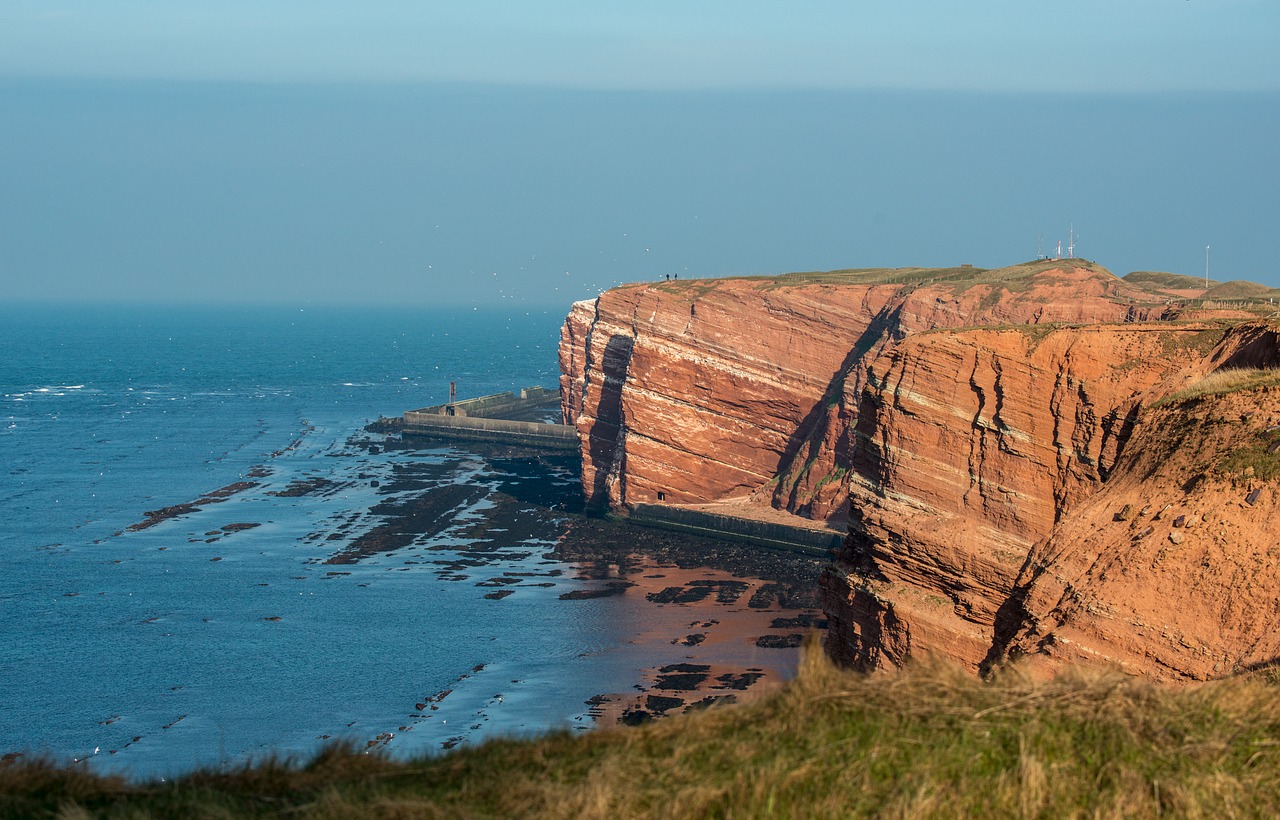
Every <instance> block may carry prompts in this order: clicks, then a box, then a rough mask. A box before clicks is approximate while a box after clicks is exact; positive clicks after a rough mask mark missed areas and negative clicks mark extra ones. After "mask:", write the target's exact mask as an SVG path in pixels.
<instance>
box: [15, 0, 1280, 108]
mask: <svg viewBox="0 0 1280 820" xmlns="http://www.w3.org/2000/svg"><path fill="white" fill-rule="evenodd" d="M0 22H2V23H3V25H2V26H0V73H3V74H7V75H16V76H60V77H66V76H75V77H114V78H161V77H163V78H169V79H203V80H249V81H258V80H264V81H273V82H274V81H300V80H301V81H322V82H332V81H355V82H366V81H393V82H422V81H431V82H438V81H476V82H485V83H516V84H521V85H545V84H550V85H556V86H565V87H574V88H612V89H637V88H640V89H686V88H845V89H865V88H875V89H881V88H904V89H929V90H940V89H962V90H971V91H1041V92H1044V91H1168V90H1229V89H1235V90H1273V91H1274V90H1280V49H1277V48H1276V43H1277V42H1280V6H1278V4H1277V3H1276V2H1275V0H1123V2H1117V1H1116V0H1073V1H1072V2H1067V3H1047V2H1028V0H974V2H966V3H956V2H950V1H949V0H897V2H883V1H882V0H875V1H874V2H868V1H867V0H862V2H858V1H857V0H853V1H852V2H851V1H850V0H845V1H844V2H836V1H835V0H821V1H818V0H797V1H796V2H790V3H785V4H784V3H773V2H770V3H761V2H749V0H748V1H747V2H743V0H737V1H736V2H733V1H731V0H699V1H698V2H688V1H687V0H685V1H684V2H671V0H657V1H656V2H646V3H623V2H591V1H590V0H557V1H556V2H537V3H531V2H527V0H501V1H495V0H470V1H469V2H449V3H440V2H409V1H408V0H398V1H395V2H389V1H388V0H372V1H366V2H362V3H350V2H333V1H332V0H292V1H290V2H282V1H281V0H268V2H247V0H219V1H218V2H209V0H203V1H202V2H189V1H184V0H113V2H109V3H104V2H89V1H88V0H6V2H5V4H4V9H3V11H0Z"/></svg>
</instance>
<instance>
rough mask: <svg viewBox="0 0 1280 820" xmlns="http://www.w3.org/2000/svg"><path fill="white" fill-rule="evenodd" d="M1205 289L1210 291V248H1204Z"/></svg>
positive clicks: (1206, 246)
mask: <svg viewBox="0 0 1280 820" xmlns="http://www.w3.org/2000/svg"><path fill="white" fill-rule="evenodd" d="M1204 289H1205V290H1208V289H1209V246H1208V245H1205V246H1204Z"/></svg>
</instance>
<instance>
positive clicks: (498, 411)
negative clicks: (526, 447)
mask: <svg viewBox="0 0 1280 820" xmlns="http://www.w3.org/2000/svg"><path fill="white" fill-rule="evenodd" d="M559 403H560V391H559V390H548V389H547V388H545V387H526V388H524V389H523V390H521V391H520V393H519V394H518V395H517V394H516V393H514V392H512V391H507V392H505V393H494V394H493V395H491V396H479V397H477V398H474V399H463V400H462V401H453V402H449V403H448V404H437V405H435V406H433V407H424V408H422V409H421V410H412V411H410V412H413V413H419V414H429V415H437V416H456V417H468V418H486V419H500V418H509V417H511V416H513V415H519V414H522V413H527V412H528V411H530V410H537V409H538V408H541V407H548V406H550V405H552V404H557V405H558V404H559ZM406 415H408V414H406Z"/></svg>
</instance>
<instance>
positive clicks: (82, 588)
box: [0, 305, 817, 779]
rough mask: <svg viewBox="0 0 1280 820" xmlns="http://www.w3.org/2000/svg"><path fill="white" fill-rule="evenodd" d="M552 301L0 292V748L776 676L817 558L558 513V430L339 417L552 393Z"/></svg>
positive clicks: (666, 693)
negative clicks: (423, 435)
mask: <svg viewBox="0 0 1280 820" xmlns="http://www.w3.org/2000/svg"><path fill="white" fill-rule="evenodd" d="M562 321H563V312H561V311H556V310H530V311H520V310H497V309H391V308H358V307H350V308H313V307H306V308H293V309H286V308H265V307H264V308H244V307H159V306H128V307H124V306H112V307H87V306H53V305H38V306H37V305H7V306H0V683H2V685H3V691H4V697H3V699H2V700H0V753H5V754H8V755H10V756H12V755H24V756H43V757H48V758H51V759H53V760H57V761H60V762H63V763H67V764H70V765H78V766H84V767H86V768H88V769H91V770H93V771H97V772H102V773H110V774H121V775H125V776H129V777H133V778H138V779H150V778H161V777H173V776H178V775H181V774H183V773H185V772H189V771H192V770H194V769H197V768H204V769H209V768H225V767H235V766H240V765H244V764H245V763H248V762H251V761H253V760H260V759H263V758H265V757H269V756H274V757H284V758H290V759H305V758H306V757H307V756H308V755H311V754H314V753H315V752H316V751H317V750H318V749H319V748H321V747H322V746H323V745H324V744H327V743H334V742H343V743H347V744H351V745H352V746H354V747H356V748H359V749H365V750H369V751H378V752H382V753H387V754H392V755H412V754H423V753H438V752H442V751H444V750H447V749H449V748H453V747H455V746H458V745H465V744H470V743H477V742H481V741H483V740H485V739H487V738H490V737H494V736H512V735H517V736H518V735H527V734H536V733H541V732H546V731H550V730H558V729H568V730H571V731H586V730H589V729H591V728H592V727H594V726H598V725H600V724H601V723H602V722H617V720H619V719H621V718H628V717H629V718H635V719H638V718H647V717H649V716H650V715H653V716H658V715H660V714H661V713H663V707H668V708H669V707H670V706H671V705H672V704H681V703H682V698H680V697H676V698H674V700H673V699H672V698H671V697H670V695H672V694H673V692H674V691H676V690H680V689H682V688H683V689H688V690H698V697H699V698H700V699H701V701H700V702H702V703H712V702H714V701H716V700H717V699H723V700H730V701H731V700H733V699H735V697H736V696H737V695H738V694H741V693H743V692H744V691H745V690H746V689H747V688H748V686H749V685H750V684H753V683H755V682H756V681H757V680H758V679H761V678H763V679H766V681H768V680H773V681H775V682H780V681H782V680H785V679H786V678H787V677H788V676H789V675H790V674H792V673H793V671H794V668H795V665H796V660H797V657H798V652H799V650H798V649H797V648H796V646H797V644H798V641H799V637H800V633H801V632H804V631H805V630H804V629H802V628H801V627H812V626H813V625H814V624H815V623H816V621H815V619H814V617H813V615H814V612H815V610H814V608H813V601H812V598H811V597H809V596H808V593H807V586H808V584H809V581H810V580H811V578H810V576H813V577H816V569H817V562H815V561H814V560H812V559H796V560H794V561H793V560H791V559H782V558H778V557H777V556H774V557H771V558H768V559H767V560H763V561H762V560H759V558H760V557H759V556H756V555H754V554H750V553H743V552H742V551H741V549H740V548H728V547H722V546H717V545H716V544H713V543H711V542H704V541H703V540H701V539H689V538H683V539H675V538H674V537H672V536H661V535H657V534H644V535H643V536H642V535H638V534H636V533H635V532H633V531H632V528H628V527H626V526H625V525H614V524H611V523H610V522H605V521H600V520H598V519H592V518H589V517H586V516H583V515H582V511H581V509H580V497H581V494H580V491H579V489H578V484H577V472H576V471H577V463H576V459H575V458H574V457H573V456H572V454H569V455H559V456H556V455H550V454H546V453H538V452H532V451H522V450H519V449H504V448H501V447H495V446H485V445H473V446H467V445H464V444H460V443H450V442H440V441H431V440H415V441H409V440H401V439H399V438H398V437H397V436H394V435H386V434H382V433H377V432H370V431H368V430H367V429H366V427H367V426H368V425H369V423H370V422H372V421H374V420H376V419H378V418H380V417H383V416H398V415H399V414H400V413H402V412H404V411H405V410H409V409H415V408H419V407H424V406H429V405H432V404H437V403H440V402H443V401H444V400H446V398H447V396H448V390H449V385H450V383H451V382H452V383H456V385H457V389H458V391H459V395H460V396H463V397H465V396H477V395H487V394H492V393H498V392H502V391H506V390H518V389H520V388H521V387H526V386H532V385H542V386H547V387H555V386H556V384H557V380H558V375H559V374H558V368H557V350H556V348H557V343H558V337H559V328H560V325H561V323H562ZM637 529H638V528H637ZM735 550H737V551H735ZM780 561H781V562H782V563H781V564H780V563H778V562H780ZM783 564H785V566H783ZM796 578H799V580H798V581H796V580H794V579H796ZM762 618H763V620H762ZM753 619H754V620H753ZM766 635H767V636H768V639H767V640H765V639H762V637H761V636H766ZM691 681H692V683H691ZM655 693H656V694H655ZM655 698H657V700H655ZM646 707H647V709H646ZM620 716H621V718H620Z"/></svg>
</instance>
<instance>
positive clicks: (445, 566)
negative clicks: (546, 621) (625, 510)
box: [130, 433, 825, 748]
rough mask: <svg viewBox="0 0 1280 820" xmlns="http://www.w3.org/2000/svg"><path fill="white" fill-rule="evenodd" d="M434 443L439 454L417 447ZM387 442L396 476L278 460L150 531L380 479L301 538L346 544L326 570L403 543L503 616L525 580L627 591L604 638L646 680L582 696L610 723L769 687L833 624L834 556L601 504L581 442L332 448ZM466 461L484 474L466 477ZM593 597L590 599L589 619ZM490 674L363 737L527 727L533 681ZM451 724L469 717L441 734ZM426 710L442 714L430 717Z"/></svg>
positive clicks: (215, 532) (172, 512)
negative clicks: (578, 452)
mask: <svg viewBox="0 0 1280 820" xmlns="http://www.w3.org/2000/svg"><path fill="white" fill-rule="evenodd" d="M419 447H425V448H427V449H430V450H431V452H433V453H434V454H436V457H435V458H434V459H431V458H424V459H422V460H420V461H419V460H415V459H413V458H412V454H413V453H414V452H415V450H416V449H417V448H419ZM388 451H393V452H395V453H396V455H397V456H398V457H399V458H398V459H397V460H396V461H395V462H394V463H393V464H391V465H390V472H389V474H388V472H387V471H386V470H384V471H382V472H380V473H378V476H379V477H378V478H374V477H373V475H374V474H373V472H369V473H368V474H366V473H363V472H359V473H356V474H355V475H354V477H352V478H347V479H344V480H332V479H329V478H322V477H315V476H308V475H301V476H294V477H292V478H291V480H289V481H287V483H286V482H279V483H278V484H277V485H276V486H275V488H274V489H269V487H270V486H271V484H270V481H269V480H268V479H269V478H270V476H271V473H272V471H271V469H270V468H267V467H261V468H255V470H254V476H253V477H254V478H255V479H256V481H250V482H239V483H237V484H234V485H229V486H228V487H225V488H222V489H220V490H217V491H214V492H210V493H206V494H204V495H202V496H201V497H199V498H197V499H195V500H194V501H192V502H189V503H187V504H178V505H173V506H171V507H168V508H165V509H164V510H162V511H156V512H154V513H147V514H146V515H145V518H144V521H142V522H140V524H139V525H136V529H144V528H146V527H150V526H152V525H153V524H156V523H159V522H160V521H165V520H169V519H171V518H178V517H182V516H184V515H188V514H191V513H194V512H198V511H199V510H200V508H201V507H202V506H204V505H208V504H216V503H218V502H220V501H222V500H225V499H227V498H229V497H231V496H232V495H234V494H237V493H248V492H249V491H256V492H258V493H260V494H261V495H264V496H272V497H275V498H283V499H300V498H303V497H305V496H311V497H332V496H335V495H336V494H338V493H340V492H341V491H342V490H343V489H344V487H346V486H350V485H352V484H357V483H363V484H364V485H365V486H366V487H371V488H373V491H374V493H375V495H376V498H377V501H376V503H374V504H372V505H371V506H369V507H368V508H367V509H347V510H342V511H340V512H338V513H335V514H334V515H333V516H331V517H330V518H329V519H328V520H326V521H325V522H324V525H323V526H322V527H321V528H318V529H316V530H315V531H313V532H311V533H309V534H307V535H306V536H305V537H304V538H303V539H302V540H303V541H304V542H306V543H310V544H315V545H317V546H324V545H328V544H332V548H331V550H330V551H329V552H328V553H327V555H326V556H323V557H317V558H313V559H310V560H309V561H308V563H319V564H326V565H335V566H334V568H333V569H332V570H328V571H327V572H326V573H325V576H324V577H326V578H328V579H333V580H337V579H341V578H344V577H345V576H348V575H350V574H351V572H350V570H351V569H356V566H354V565H359V564H361V563H362V562H365V561H369V560H371V559H376V560H377V561H381V562H384V563H385V562H386V561H387V560H388V559H390V558H392V557H395V558H400V557H402V556H403V557H404V559H405V560H403V564H404V565H406V568H407V567H408V566H409V565H425V566H424V568H425V567H430V568H431V569H432V570H433V571H434V573H435V575H436V577H437V578H439V579H440V580H442V581H451V582H457V583H465V584H470V585H473V586H475V587H476V588H477V595H478V596H480V597H482V598H483V599H486V600H487V601H489V602H491V605H492V606H494V607H498V608H499V609H498V612H499V615H498V617H501V615H500V613H501V609H500V608H501V607H504V606H511V604H510V602H509V600H508V599H510V598H511V597H512V596H513V595H516V594H520V595H525V596H528V595H545V596H549V599H548V603H547V605H548V606H563V607H589V606H591V602H594V601H595V600H596V599H599V598H603V597H615V596H625V599H626V600H627V601H629V602H630V603H631V606H630V607H629V608H627V609H626V611H627V612H631V613H633V615H635V619H634V620H635V622H634V623H626V624H610V626H611V627H612V628H613V631H614V632H620V634H622V635H623V636H624V640H625V644H626V645H625V646H624V647H618V648H616V650H604V651H621V652H625V654H626V657H627V658H634V661H635V676H634V683H633V685H632V688H631V689H630V690H628V691H602V692H598V693H597V694H596V695H594V696H593V697H591V698H589V699H588V700H587V701H586V702H584V703H583V712H584V715H589V721H591V722H594V723H595V724H596V725H607V724H616V723H623V724H637V723H643V722H646V721H649V720H653V719H656V718H661V717H663V716H667V715H672V714H677V713H680V712H683V711H687V710H691V709H701V708H706V707H708V706H713V705H716V704H720V703H733V702H742V701H745V700H749V699H752V698H755V697H758V696H759V695H760V694H762V693H764V692H768V691H771V690H772V689H775V688H776V687H778V686H779V685H781V683H783V682H784V681H786V680H787V679H789V678H790V677H791V676H792V675H793V674H794V671H795V668H796V666H797V663H798V658H799V647H800V645H801V643H802V642H803V641H804V639H805V638H806V636H808V635H809V634H811V633H821V631H822V630H823V629H824V628H825V623H824V621H823V620H822V618H821V612H820V610H819V608H818V602H817V597H816V594H817V589H816V580H817V577H818V573H819V571H820V570H821V567H822V565H823V563H824V562H823V560H822V559H819V558H814V557H811V556H805V555H800V554H792V553H784V552H774V551H769V550H765V549H762V548H759V547H752V546H747V545H741V544H735V543H731V542H726V541H720V540H718V539H711V538H706V537H701V536H695V535H687V534H681V533H672V532H667V531H663V530H655V529H650V528H644V527H635V526H631V525H628V524H627V523H625V522H621V521H614V520H607V519H604V518H599V517H592V516H588V515H586V514H584V511H583V504H582V497H581V492H580V488H579V486H578V484H577V480H576V476H577V470H578V459H577V457H576V456H575V455H573V454H567V455H566V454H555V453H548V452H545V451H536V450H530V449H523V448H514V447H506V446H499V445H484V444H468V445H457V444H454V445H451V447H450V448H449V452H450V453H451V454H452V455H451V456H450V460H448V461H446V462H445V463H441V461H440V459H439V453H440V452H441V447H440V446H439V445H438V444H437V443H425V442H421V441H416V440H413V439H409V440H405V441H401V440H399V439H398V438H396V437H394V436H386V435H382V434H377V433H361V434H357V435H356V436H354V437H352V438H351V439H350V440H348V441H347V442H346V445H345V448H342V449H341V450H340V451H338V452H333V453H329V454H328V455H334V456H339V457H341V456H346V457H362V456H365V455H369V456H378V455H380V454H383V453H387V452H388ZM405 456H408V458H405ZM460 463H465V464H467V465H469V467H471V468H474V469H475V470H476V471H478V473H479V474H482V475H483V480H482V481H476V482H467V481H460V480H459V479H458V475H459V464H460ZM384 466H386V465H384ZM464 472H465V471H464ZM281 485H283V486H281ZM261 523H262V522H259V521H234V522H231V523H228V524H225V525H223V526H220V527H217V528H214V529H209V530H208V531H207V532H205V538H203V539H199V540H204V541H207V542H209V543H213V542H216V541H218V540H220V539H223V538H228V537H230V536H233V535H237V534H239V533H241V532H245V531H249V530H253V529H255V528H256V527H258V526H259V525H260V524H261ZM134 529H135V527H131V528H130V530H134ZM193 540H194V539H193ZM211 560H215V561H216V560H221V559H220V557H215V558H213V559H211ZM344 566H345V567H346V569H343V568H342V567H344ZM592 611H594V610H591V609H584V616H583V617H590V616H589V615H588V613H590V612H592ZM637 613H638V614H637ZM265 620H272V619H271V618H267V619H265ZM274 620H279V618H278V617H276V618H275V619H274ZM488 672H492V670H488ZM488 672H487V671H486V668H485V664H480V665H479V666H477V667H476V668H475V669H473V670H472V671H471V672H469V673H464V674H462V675H460V676H459V677H458V679H457V680H456V681H454V683H453V684H452V685H451V686H449V687H446V688H445V689H442V690H441V691H437V692H428V693H423V694H422V695H421V696H420V697H419V698H418V699H416V700H414V701H412V702H408V703H405V705H404V712H403V715H404V717H403V719H402V723H401V724H400V725H399V726H398V727H397V728H396V730H395V731H390V730H385V731H379V732H377V733H376V734H375V733H373V732H371V733H370V734H371V735H372V736H370V737H365V738H363V740H362V742H364V743H367V744H368V745H370V746H388V747H390V748H396V747H398V746H399V745H400V744H401V743H404V742H406V741H405V736H406V734H407V733H410V732H413V730H414V729H415V728H421V729H422V730H423V732H424V733H425V735H428V736H430V737H433V738H437V739H438V741H437V742H438V745H439V747H442V748H450V747H452V746H454V745H457V744H458V743H461V742H464V741H466V740H468V739H470V738H471V737H473V736H475V737H479V736H483V735H484V733H485V731H488V732H492V731H494V730H495V727H496V730H497V731H498V733H502V727H503V726H504V725H506V724H504V721H507V722H508V723H509V725H511V726H516V725H519V724H518V722H513V720H512V719H513V717H514V716H515V715H516V714H517V713H518V711H519V710H520V708H521V704H522V701H521V700H520V696H519V695H518V693H515V692H513V691H512V690H514V689H515V688H516V686H515V685H518V684H520V683H521V681H520V679H519V678H515V679H512V680H510V681H509V684H508V685H507V686H506V687H505V690H499V689H498V687H496V686H493V685H492V684H491V683H489V682H487V681H489V679H490V678H491V677H493V676H492V675H491V674H488ZM482 680H483V681H486V682H484V683H481V681H482ZM483 687H490V688H488V689H483V691H482V688H483ZM495 690H497V691H495ZM504 691H506V694H504ZM504 705H505V708H503V707H504ZM446 716H447V717H448V718H452V720H446ZM490 721H492V722H491V724H490V725H489V726H487V727H486V728H485V730H484V731H481V727H482V726H484V725H485V724H486V723H489V722H490ZM446 722H448V723H453V724H463V725H462V726H460V728H459V730H458V731H457V732H456V733H453V732H449V733H448V734H442V729H443V725H444V724H445V723H446ZM426 724H431V725H432V726H434V727H435V728H431V729H430V730H429V731H428V726H427V725H426ZM348 728H349V729H350V730H351V731H359V729H358V727H348ZM452 728H453V727H452V726H450V727H449V729H450V730H452ZM476 732H479V733H478V734H473V733H476ZM397 734H399V735H400V737H397ZM415 734H418V733H415ZM327 739H329V737H328V735H322V736H320V737H318V738H317V740H327ZM425 739H426V737H423V738H422V740H425Z"/></svg>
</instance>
